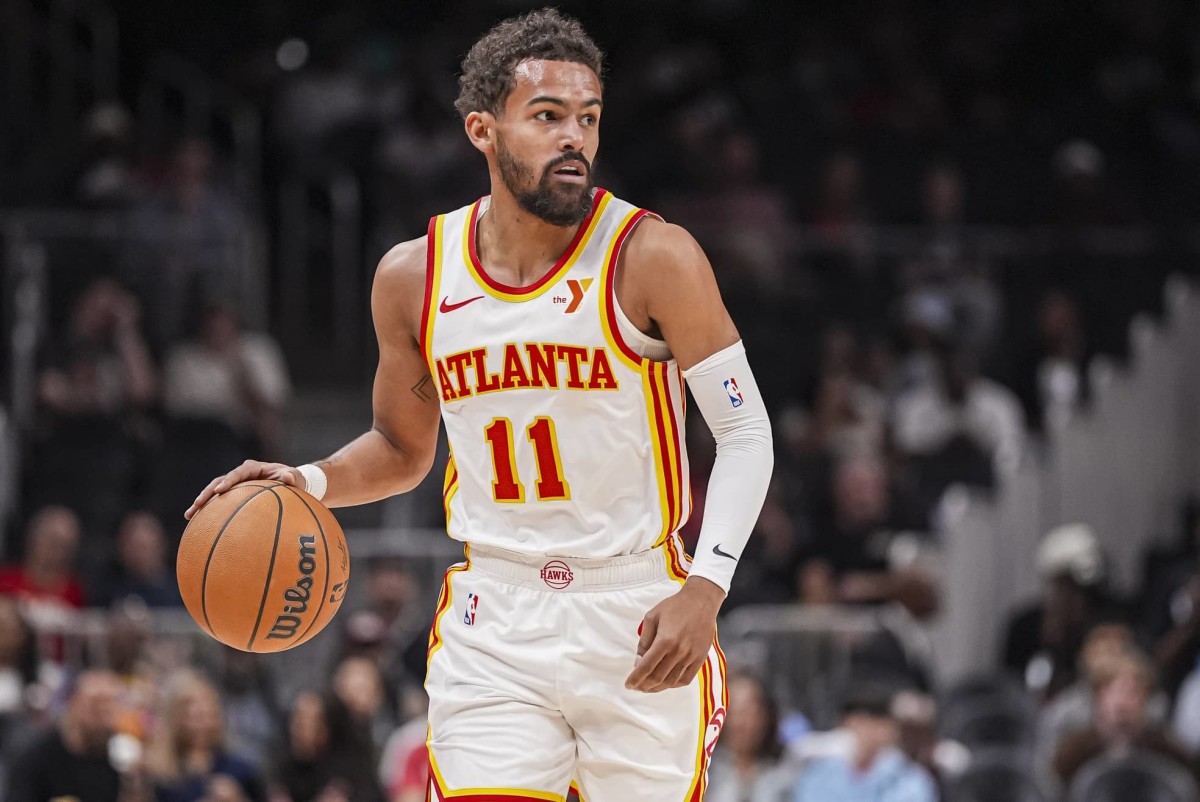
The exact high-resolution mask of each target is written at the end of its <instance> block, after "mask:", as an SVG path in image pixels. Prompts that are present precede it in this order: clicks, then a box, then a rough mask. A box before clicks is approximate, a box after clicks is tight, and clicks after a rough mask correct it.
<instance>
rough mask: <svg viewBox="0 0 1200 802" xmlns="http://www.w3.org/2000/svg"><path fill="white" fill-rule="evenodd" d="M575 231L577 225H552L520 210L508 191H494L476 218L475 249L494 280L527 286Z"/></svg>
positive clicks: (543, 271)
mask: <svg viewBox="0 0 1200 802" xmlns="http://www.w3.org/2000/svg"><path fill="white" fill-rule="evenodd" d="M578 230H579V226H578V225H574V226H568V227H565V228H564V227H563V226H555V225H551V224H550V223H547V222H546V221H545V220H542V219H540V218H538V217H536V216H534V215H532V214H530V213H529V212H527V211H525V210H524V209H522V208H521V207H520V205H519V204H518V203H517V201H516V199H515V198H513V197H512V196H511V195H509V194H508V193H507V192H493V193H492V197H491V200H490V202H489V204H488V207H487V210H486V211H485V212H484V213H483V215H482V217H480V218H479V224H478V227H477V229H476V234H475V247H476V249H477V250H478V252H479V260H480V261H481V262H482V263H483V265H484V267H486V268H487V271H488V273H489V274H490V275H492V277H493V278H496V279H497V280H500V281H503V282H504V283H505V284H509V285H511V286H513V287H526V286H528V285H530V284H533V283H535V282H536V281H537V280H538V279H540V278H541V277H542V276H544V275H545V274H546V271H547V270H549V269H550V268H551V267H553V266H554V264H555V263H556V262H557V261H558V260H559V258H561V257H562V255H563V252H564V251H566V250H567V248H568V247H569V246H570V244H571V240H573V239H574V238H575V233H576V232H577V231H578Z"/></svg>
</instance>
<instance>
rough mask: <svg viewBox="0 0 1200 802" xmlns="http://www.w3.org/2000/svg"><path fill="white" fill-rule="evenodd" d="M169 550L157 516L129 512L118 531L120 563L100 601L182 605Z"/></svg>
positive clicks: (160, 605) (143, 512)
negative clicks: (169, 557)
mask: <svg viewBox="0 0 1200 802" xmlns="http://www.w3.org/2000/svg"><path fill="white" fill-rule="evenodd" d="M166 552H167V536H166V533H165V532H163V527H162V522H161V521H159V519H158V516H156V515H155V514H154V513H152V512H147V511H145V510H135V511H133V512H130V513H129V514H127V515H126V516H125V518H124V519H123V520H122V521H121V525H120V527H119V528H118V530H117V565H116V566H115V568H114V569H113V571H112V572H111V575H110V577H109V579H108V582H107V587H106V588H105V591H104V593H103V595H102V596H101V597H100V598H99V599H98V600H97V601H98V603H100V604H104V605H110V604H115V603H118V602H123V601H126V600H129V599H136V600H138V601H139V602H141V603H143V604H145V605H146V606H147V607H182V606H183V597H182V596H180V595H179V583H178V582H177V581H176V580H175V572H174V571H173V570H171V567H170V566H168V565H167V553H166Z"/></svg>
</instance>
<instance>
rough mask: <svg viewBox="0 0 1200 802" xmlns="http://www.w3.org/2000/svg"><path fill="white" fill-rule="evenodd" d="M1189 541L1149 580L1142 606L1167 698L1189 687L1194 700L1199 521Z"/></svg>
mask: <svg viewBox="0 0 1200 802" xmlns="http://www.w3.org/2000/svg"><path fill="white" fill-rule="evenodd" d="M1189 541H1190V542H1189V543H1187V547H1186V549H1185V555H1186V556H1182V558H1181V559H1178V560H1177V561H1176V562H1175V564H1174V565H1171V566H1170V567H1168V568H1165V569H1164V570H1163V572H1162V575H1160V576H1155V577H1153V578H1151V579H1150V580H1148V582H1147V585H1146V595H1147V596H1148V599H1147V600H1146V602H1145V604H1146V608H1147V611H1146V618H1147V621H1146V629H1147V631H1148V634H1149V636H1150V638H1151V639H1152V641H1151V642H1152V643H1153V645H1154V646H1153V656H1154V663H1155V665H1156V666H1157V668H1158V675H1159V678H1160V682H1161V683H1162V685H1163V687H1164V688H1165V689H1166V691H1167V693H1170V694H1175V693H1176V692H1179V693H1182V689H1183V686H1184V685H1185V684H1187V685H1190V686H1191V688H1190V691H1189V695H1190V696H1192V697H1195V695H1196V694H1197V693H1198V692H1200V684H1198V683H1200V672H1198V667H1200V662H1198V660H1197V658H1198V657H1200V563H1198V561H1197V554H1198V553H1200V517H1198V518H1197V519H1196V520H1195V521H1194V522H1193V523H1192V526H1191V529H1190V530H1189ZM1198 701H1200V700H1198ZM1192 704H1195V702H1193V703H1192ZM1191 706H1192V705H1191V704H1189V708H1190V707H1191ZM1189 729H1194V727H1191V728H1189ZM1196 737H1197V739H1198V743H1200V735H1197V736H1196Z"/></svg>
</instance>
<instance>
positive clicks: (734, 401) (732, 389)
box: [725, 379, 746, 409]
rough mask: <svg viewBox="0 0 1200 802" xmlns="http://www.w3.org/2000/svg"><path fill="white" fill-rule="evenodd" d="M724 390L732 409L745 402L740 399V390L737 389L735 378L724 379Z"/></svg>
mask: <svg viewBox="0 0 1200 802" xmlns="http://www.w3.org/2000/svg"><path fill="white" fill-rule="evenodd" d="M725 392H726V393H728V394H729V403H730V404H731V405H732V406H733V408H734V409H737V408H738V407H740V406H741V405H742V404H744V403H746V402H745V401H744V400H743V399H742V391H741V390H739V389H738V386H737V379H726V380H725Z"/></svg>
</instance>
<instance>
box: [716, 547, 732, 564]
mask: <svg viewBox="0 0 1200 802" xmlns="http://www.w3.org/2000/svg"><path fill="white" fill-rule="evenodd" d="M713 554H715V555H717V556H718V557H728V558H729V559H731V560H733V561H734V562H737V557H734V556H733V555H732V554H727V553H725V552H723V551H721V546H720V544H717V545H716V546H713Z"/></svg>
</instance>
